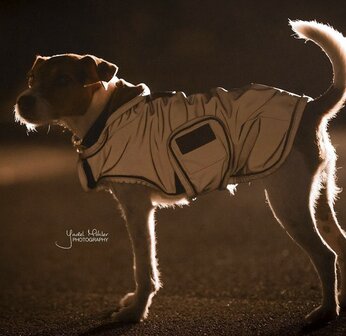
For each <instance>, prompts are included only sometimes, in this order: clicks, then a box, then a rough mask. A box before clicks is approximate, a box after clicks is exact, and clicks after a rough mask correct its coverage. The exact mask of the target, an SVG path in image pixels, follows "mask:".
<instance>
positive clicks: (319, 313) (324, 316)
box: [304, 306, 339, 329]
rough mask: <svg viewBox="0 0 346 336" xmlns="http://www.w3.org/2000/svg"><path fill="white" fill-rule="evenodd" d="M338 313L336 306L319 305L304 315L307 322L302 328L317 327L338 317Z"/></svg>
mask: <svg viewBox="0 0 346 336" xmlns="http://www.w3.org/2000/svg"><path fill="white" fill-rule="evenodd" d="M338 315H339V310H338V308H335V307H334V308H326V307H323V306H319V307H318V308H316V309H315V310H313V311H312V312H311V313H310V314H308V315H307V316H306V317H305V319H306V322H307V324H306V326H305V327H304V328H305V329H318V328H320V327H323V326H324V325H326V324H328V323H330V322H332V321H334V320H335V319H336V318H337V317H338Z"/></svg>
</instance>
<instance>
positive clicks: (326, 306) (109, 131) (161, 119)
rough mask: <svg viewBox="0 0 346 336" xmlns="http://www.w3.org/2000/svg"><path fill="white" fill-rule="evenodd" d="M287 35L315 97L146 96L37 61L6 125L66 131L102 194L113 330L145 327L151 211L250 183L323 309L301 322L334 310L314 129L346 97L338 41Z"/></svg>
mask: <svg viewBox="0 0 346 336" xmlns="http://www.w3.org/2000/svg"><path fill="white" fill-rule="evenodd" d="M291 26H292V28H293V30H294V31H295V32H296V33H297V35H298V36H299V37H301V38H305V39H307V40H312V41H313V42H315V43H316V44H318V45H319V46H320V47H321V48H322V49H323V51H324V52H325V53H326V54H327V56H328V57H329V59H330V61H331V63H332V65H333V71H334V80H333V84H332V85H331V87H330V88H329V90H328V91H327V92H326V93H325V94H323V95H322V96H321V97H319V98H317V99H315V100H312V99H308V98H307V97H299V96H297V95H293V94H290V93H287V92H285V91H282V90H278V89H274V88H270V87H267V86H262V85H250V86H248V87H246V88H241V89H236V90H231V91H226V90H223V89H220V88H219V89H215V90H213V91H211V92H209V93H206V94H196V95H192V96H189V97H186V96H185V95H184V94H183V93H169V94H168V93H166V94H160V95H155V94H150V91H149V89H148V88H147V87H146V86H145V85H144V84H140V85H137V86H133V85H131V84H129V83H127V82H126V81H124V80H119V79H118V78H117V77H116V76H115V75H116V72H117V67H116V66H115V65H114V64H111V63H109V62H106V61H104V60H102V59H99V58H96V57H94V56H90V55H86V56H80V55H75V54H66V55H57V56H53V57H41V56H38V57H37V59H36V61H35V63H34V65H33V67H32V69H31V71H30V72H29V88H28V89H27V90H26V91H24V92H23V93H22V94H21V95H20V96H19V98H18V101H17V105H16V118H17V119H18V120H19V121H21V122H24V123H25V124H26V125H27V127H28V128H33V127H36V126H38V125H43V124H48V123H54V124H59V125H62V126H64V127H66V128H68V129H69V130H71V131H72V133H73V143H74V145H75V146H76V148H77V150H78V152H79V154H80V162H79V175H80V179H81V182H82V185H83V187H84V188H85V189H87V190H89V189H94V188H96V189H100V188H101V189H106V190H109V191H110V192H111V193H112V194H113V195H114V197H115V198H116V199H117V201H118V202H119V204H120V206H121V209H122V213H123V216H124V218H125V219H126V222H127V229H128V232H129V235H130V238H131V242H132V247H133V253H134V276H135V280H136V289H135V291H134V292H133V293H129V294H127V295H126V296H125V297H124V298H123V299H122V300H121V302H120V304H121V307H122V308H121V310H120V311H118V312H117V313H115V314H114V316H113V317H114V319H115V320H116V321H121V322H138V321H140V320H142V319H144V318H146V317H147V313H148V308H149V306H150V304H151V300H152V298H153V296H154V294H155V293H156V292H157V291H158V289H159V288H160V280H159V272H158V269H157V261H156V256H155V255H156V251H155V233H154V212H155V209H156V207H157V206H166V205H174V204H187V203H188V200H189V198H192V197H196V196H197V195H200V194H202V193H206V192H209V191H212V190H216V189H222V188H226V187H227V186H228V187H229V188H231V185H230V184H235V183H240V182H246V181H249V180H251V179H254V178H261V179H262V180H263V183H264V185H265V189H266V197H267V199H268V202H269V204H270V207H271V209H272V211H273V214H274V216H275V218H276V219H277V220H278V222H279V223H280V224H281V225H282V226H283V227H284V228H285V229H286V230H287V232H288V234H289V235H290V236H291V237H292V238H293V239H294V241H296V243H297V244H299V245H300V246H301V247H302V248H303V249H304V250H305V251H306V252H307V253H308V255H309V257H310V258H311V261H312V263H313V264H314V266H315V268H316V270H317V272H318V274H319V277H320V280H321V283H322V290H323V301H322V304H321V306H319V307H318V308H317V309H315V310H314V311H313V312H311V313H310V314H309V315H308V316H307V319H308V322H309V323H311V324H313V325H316V324H323V323H327V322H329V321H331V320H333V319H335V318H336V317H337V316H338V314H339V309H340V307H341V308H344V307H346V264H345V260H346V259H345V258H346V241H345V232H344V231H343V230H342V229H341V228H340V226H339V224H338V222H337V219H336V216H335V212H334V210H333V203H334V200H335V197H336V194H337V187H336V185H335V161H336V155H335V152H334V148H333V146H332V144H331V142H330V140H329V136H328V134H327V130H326V128H327V124H328V120H329V119H330V118H332V117H333V116H335V115H336V113H337V112H338V111H339V110H340V109H341V107H342V105H343V103H344V101H345V97H346V95H345V92H346V77H345V76H346V40H345V38H344V37H343V36H342V35H341V34H340V33H338V32H337V31H335V30H334V29H333V28H331V27H330V26H326V25H323V24H319V23H316V22H303V21H295V22H291ZM336 265H337V266H338V267H339V270H340V276H341V277H340V279H337V272H336ZM337 280H338V281H337ZM338 284H339V288H340V293H338Z"/></svg>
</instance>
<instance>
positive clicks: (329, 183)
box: [315, 165, 346, 309]
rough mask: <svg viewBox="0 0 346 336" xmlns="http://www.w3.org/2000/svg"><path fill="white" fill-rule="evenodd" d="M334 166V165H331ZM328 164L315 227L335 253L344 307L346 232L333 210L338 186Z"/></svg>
mask: <svg viewBox="0 0 346 336" xmlns="http://www.w3.org/2000/svg"><path fill="white" fill-rule="evenodd" d="M333 167H334V165H333ZM333 167H330V166H328V167H327V169H325V171H324V172H323V173H322V174H321V175H322V176H321V177H322V179H323V188H322V189H321V192H320V197H319V198H318V200H317V202H316V210H315V211H316V223H317V228H318V230H319V232H320V234H321V236H322V237H323V239H324V240H325V241H326V243H327V244H328V245H329V246H330V247H331V248H332V249H333V251H334V252H335V253H336V254H337V266H338V269H339V274H340V281H338V282H339V291H340V293H339V301H340V307H341V309H345V308H346V233H345V231H344V230H343V229H342V228H341V227H340V225H339V223H338V220H337V217H336V214H335V211H334V199H335V195H336V193H337V190H338V188H337V187H336V185H335V177H334V169H333Z"/></svg>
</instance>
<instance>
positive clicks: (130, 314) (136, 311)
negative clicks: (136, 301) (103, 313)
mask: <svg viewBox="0 0 346 336" xmlns="http://www.w3.org/2000/svg"><path fill="white" fill-rule="evenodd" d="M111 318H112V320H113V321H114V322H116V323H138V322H141V321H143V320H144V319H145V318H146V314H145V308H144V309H143V308H142V307H140V306H138V305H133V304H131V305H129V306H127V307H124V308H121V309H120V311H118V312H114V313H113V314H112V315H111Z"/></svg>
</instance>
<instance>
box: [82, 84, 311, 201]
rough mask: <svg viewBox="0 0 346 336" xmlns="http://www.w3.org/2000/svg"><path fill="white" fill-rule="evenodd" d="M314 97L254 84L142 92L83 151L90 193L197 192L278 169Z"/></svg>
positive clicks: (84, 183) (84, 175)
mask: <svg viewBox="0 0 346 336" xmlns="http://www.w3.org/2000/svg"><path fill="white" fill-rule="evenodd" d="M307 101H308V97H301V96H297V95H294V94H291V93H289V92H285V91H282V90H279V89H276V88H272V87H268V86H264V85H259V84H251V85H249V86H246V87H243V88H240V89H233V90H229V91H227V90H224V89H222V88H216V89H213V90H211V91H210V92H209V93H204V94H193V95H190V96H186V95H185V94H184V93H183V92H178V93H175V94H174V95H172V96H166V97H165V96H163V97H160V98H156V99H152V98H150V96H141V95H139V96H136V97H135V98H133V99H131V100H130V101H128V102H127V103H125V104H123V105H122V106H120V107H119V108H117V109H116V111H115V112H114V113H112V114H111V116H110V117H109V118H108V120H107V122H106V124H105V127H104V128H103V131H102V132H101V135H100V136H99V138H98V140H97V141H96V142H95V143H94V144H93V145H92V146H91V147H89V148H87V149H86V150H85V151H83V152H82V153H81V154H80V159H79V177H80V181H81V184H82V186H83V188H84V189H85V190H90V189H93V188H95V187H97V186H99V185H100V182H101V181H111V182H118V183H140V184H144V185H147V186H150V187H153V188H156V189H158V190H161V191H162V192H164V193H165V194H168V195H177V194H182V193H185V194H186V195H187V196H188V197H195V196H196V195H199V194H203V193H206V192H209V191H212V190H216V189H224V188H225V187H226V186H227V184H231V183H240V182H248V181H251V180H253V179H256V178H260V177H264V176H266V175H269V174H271V173H273V172H274V171H275V170H276V169H277V168H278V167H279V166H280V165H281V164H282V163H283V162H284V161H285V159H286V158H287V156H288V154H289V152H290V150H291V148H292V144H293V141H294V137H295V135H296V132H297V129H298V126H299V122H300V119H301V116H302V113H303V111H304V108H305V106H306V103H307Z"/></svg>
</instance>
